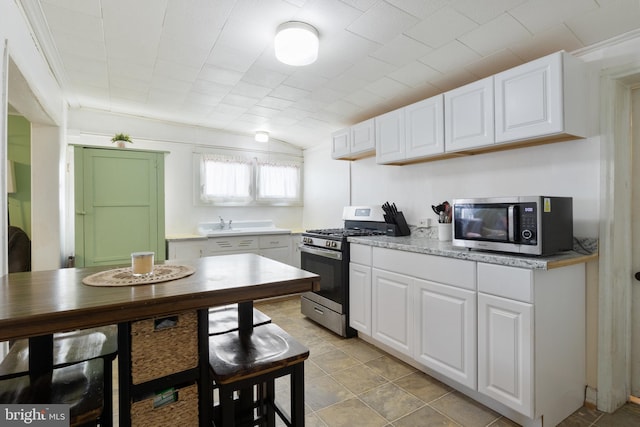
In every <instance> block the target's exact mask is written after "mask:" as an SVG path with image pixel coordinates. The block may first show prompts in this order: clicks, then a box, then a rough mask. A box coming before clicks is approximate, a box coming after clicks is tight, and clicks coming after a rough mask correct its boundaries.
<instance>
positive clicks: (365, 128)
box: [350, 119, 376, 157]
mask: <svg viewBox="0 0 640 427" xmlns="http://www.w3.org/2000/svg"><path fill="white" fill-rule="evenodd" d="M374 135H375V122H374V120H373V119H369V120H365V121H364V122H362V123H358V124H355V125H353V126H351V148H350V149H351V156H352V157H357V156H361V155H363V154H366V153H373V152H374V150H375V149H376V139H375V136H374Z"/></svg>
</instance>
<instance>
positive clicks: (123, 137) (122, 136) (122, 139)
mask: <svg viewBox="0 0 640 427" xmlns="http://www.w3.org/2000/svg"><path fill="white" fill-rule="evenodd" d="M111 142H113V143H115V144H116V145H117V146H118V148H124V147H125V143H127V142H128V143H130V144H133V141H132V140H131V137H130V136H129V135H127V134H126V133H117V134H115V136H114V137H113V138H111Z"/></svg>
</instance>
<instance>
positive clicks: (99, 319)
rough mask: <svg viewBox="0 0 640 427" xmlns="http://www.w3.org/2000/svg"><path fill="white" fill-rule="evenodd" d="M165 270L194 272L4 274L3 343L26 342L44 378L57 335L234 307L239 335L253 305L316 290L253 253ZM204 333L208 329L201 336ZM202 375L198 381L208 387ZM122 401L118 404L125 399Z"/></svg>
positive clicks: (203, 360) (306, 275) (0, 300)
mask: <svg viewBox="0 0 640 427" xmlns="http://www.w3.org/2000/svg"><path fill="white" fill-rule="evenodd" d="M164 264H179V265H187V266H191V267H193V268H194V270H195V272H194V273H193V274H191V275H189V276H187V277H184V278H181V279H177V280H171V281H166V282H161V283H155V284H141V285H135V286H105V287H102V286H88V285H85V284H84V283H83V279H84V278H85V277H87V276H90V275H93V274H95V273H98V272H100V271H103V270H108V269H113V268H114V267H113V266H108V267H89V268H65V269H59V270H51V271H36V272H27V273H12V274H8V275H6V276H4V277H2V278H0V341H8V340H14V339H19V338H30V362H29V363H30V366H29V369H30V371H33V370H36V371H40V372H39V373H42V372H44V373H46V372H50V371H51V370H52V363H53V362H52V360H53V355H52V351H53V350H52V348H53V345H52V338H51V337H52V334H53V333H56V332H63V331H70V330H75V329H83V328H91V327H98V326H104V325H112V324H119V325H127V324H130V322H135V321H138V320H142V319H149V318H156V317H162V316H167V315H172V314H176V313H181V312H187V311H193V310H196V311H198V313H199V316H201V317H200V319H201V320H202V319H205V318H206V313H205V310H208V308H209V307H214V306H220V305H227V304H232V303H238V315H239V317H238V321H239V326H240V333H244V334H248V333H250V332H251V328H252V324H253V320H252V317H253V316H252V314H253V301H255V300H259V299H264V298H271V297H278V296H285V295H291V294H298V293H302V292H307V291H313V290H319V288H320V277H319V276H318V275H316V274H314V273H310V272H308V271H305V270H301V269H299V268H296V267H292V266H289V265H286V264H283V263H280V262H277V261H274V260H271V259H268V258H265V257H262V256H259V255H255V254H235V255H221V256H213V257H205V258H198V259H192V260H171V261H165V262H164ZM202 316H205V317H202ZM201 323H202V321H201ZM203 328H206V325H203V326H202V327H201V328H200V332H201V331H202V330H203ZM121 330H122V329H121ZM200 332H199V333H200ZM201 341H202V338H201ZM201 348H205V349H206V348H208V347H206V345H204V347H202V346H201ZM206 356H207V355H206V354H201V355H200V358H199V360H200V361H199V364H200V366H201V369H200V371H201V372H203V373H204V372H206V371H207V370H208V357H206ZM118 357H119V359H120V360H119V366H124V365H123V359H124V364H125V365H126V363H127V362H128V358H130V354H126V353H125V354H123V353H122V352H121V351H119V354H118ZM203 376H204V378H201V382H205V380H208V377H207V376H206V375H203ZM128 388H129V384H128V379H127V378H122V377H121V376H119V389H120V392H121V394H123V393H122V392H123V389H124V391H125V392H124V394H125V395H127V396H128V394H127V393H126V391H127V390H128ZM200 399H201V400H202V402H201V404H200V408H201V411H202V410H205V408H207V409H206V410H205V413H207V411H208V406H209V405H210V401H208V398H207V396H206V395H204V393H203V395H201V396H200ZM205 400H206V401H205ZM120 401H121V402H123V399H122V396H121V399H120ZM125 403H126V402H125ZM128 421H129V420H128V418H127V416H126V415H124V416H123V414H122V413H121V414H120V425H121V426H124V425H127V424H128ZM200 424H201V425H205V424H206V420H202V419H201V423H200Z"/></svg>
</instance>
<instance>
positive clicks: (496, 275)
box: [478, 263, 533, 303]
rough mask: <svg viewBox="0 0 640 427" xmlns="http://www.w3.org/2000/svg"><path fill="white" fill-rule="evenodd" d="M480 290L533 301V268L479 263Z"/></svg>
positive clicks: (519, 299) (514, 298)
mask: <svg viewBox="0 0 640 427" xmlns="http://www.w3.org/2000/svg"><path fill="white" fill-rule="evenodd" d="M478 291H479V292H483V293H486V294H491V295H496V296H499V297H504V298H509V299H513V300H517V301H523V302H528V303H533V272H532V270H528V269H524V268H516V267H507V266H504V265H494V264H483V263H478Z"/></svg>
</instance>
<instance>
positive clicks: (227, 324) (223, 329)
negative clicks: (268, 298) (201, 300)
mask: <svg viewBox="0 0 640 427" xmlns="http://www.w3.org/2000/svg"><path fill="white" fill-rule="evenodd" d="M265 323H271V318H270V317H269V316H267V315H266V314H264V313H263V312H261V311H260V310H258V309H257V308H253V326H260V325H264V324H265ZM237 330H238V304H229V305H222V306H220V307H212V308H210V309H209V335H220V334H225V333H227V332H231V331H237Z"/></svg>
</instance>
